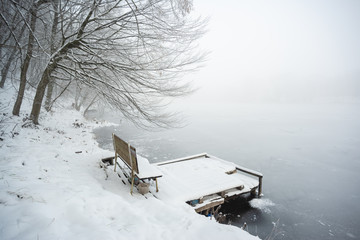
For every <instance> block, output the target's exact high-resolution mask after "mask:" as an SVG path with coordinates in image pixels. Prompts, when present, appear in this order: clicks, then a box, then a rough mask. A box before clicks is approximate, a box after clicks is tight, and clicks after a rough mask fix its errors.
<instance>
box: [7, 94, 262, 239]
mask: <svg viewBox="0 0 360 240" xmlns="http://www.w3.org/2000/svg"><path fill="white" fill-rule="evenodd" d="M0 96H1V101H0V102H1V104H2V105H3V106H2V108H1V109H2V111H3V112H2V113H6V114H7V117H8V118H7V120H6V122H5V125H3V127H2V129H1V130H3V131H5V133H4V134H3V137H2V138H3V141H1V142H0V144H1V147H0V156H1V159H0V161H1V164H0V188H1V191H0V215H1V216H2V217H1V220H0V229H1V230H0V238H1V239H34V238H35V239H36V238H37V239H130V238H136V239H195V238H203V237H204V236H206V238H207V239H219V238H229V239H258V238H257V237H254V236H252V235H250V234H248V233H247V232H245V231H243V230H241V229H240V228H238V227H235V226H229V225H221V224H218V223H216V222H215V221H210V220H209V219H208V218H205V217H204V216H201V215H198V214H196V213H195V212H194V211H193V210H192V209H191V208H190V207H189V206H187V205H186V204H185V203H183V202H181V201H179V202H174V201H171V202H166V201H160V200H158V199H155V198H153V199H145V198H144V197H143V196H142V195H140V194H135V195H134V196H131V195H130V194H129V189H128V187H127V186H124V185H123V183H122V182H121V180H120V179H119V178H118V177H117V176H115V175H114V174H112V173H111V171H108V172H109V174H108V176H106V174H105V173H104V170H103V169H101V168H100V167H99V161H100V159H101V158H102V157H108V156H111V155H112V154H113V153H112V152H111V151H108V150H104V149H101V148H99V147H98V144H97V142H96V141H95V139H94V136H93V134H92V129H93V128H94V127H99V126H104V125H106V123H102V124H99V123H97V122H95V121H92V122H91V121H86V120H85V119H84V118H83V117H82V116H81V114H80V113H79V112H76V111H74V110H71V109H65V108H56V109H55V111H54V112H53V113H45V112H43V113H42V115H41V119H40V123H41V124H40V125H39V126H37V127H35V128H31V127H30V128H22V127H21V126H22V125H23V124H24V122H23V118H24V117H25V114H22V115H21V116H20V117H13V116H11V110H10V109H11V107H12V102H10V103H9V101H10V100H9V99H12V98H13V96H14V93H13V92H12V91H11V90H1V94H0ZM69 106H70V105H69ZM29 109H30V104H29V103H28V102H24V104H23V107H22V113H28V112H29ZM78 126H80V127H78ZM13 135H14V137H12V136H13ZM76 152H78V153H76Z"/></svg>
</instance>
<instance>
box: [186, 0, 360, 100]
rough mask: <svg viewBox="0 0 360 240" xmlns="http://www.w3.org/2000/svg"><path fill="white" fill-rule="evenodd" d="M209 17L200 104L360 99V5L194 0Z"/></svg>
mask: <svg viewBox="0 0 360 240" xmlns="http://www.w3.org/2000/svg"><path fill="white" fill-rule="evenodd" d="M194 9H195V11H196V13H199V14H201V15H203V16H210V17H211V18H210V22H209V25H208V30H209V31H208V33H207V34H206V36H205V37H204V38H203V39H202V41H201V47H202V48H205V49H208V50H210V51H211V52H212V53H211V54H210V56H209V61H208V62H207V63H206V66H205V67H204V68H203V69H201V70H200V71H199V72H198V73H196V74H193V75H191V76H190V78H192V79H194V80H195V85H196V86H200V87H201V90H199V91H198V92H197V93H196V94H195V96H193V98H196V99H197V100H199V101H200V100H201V99H202V100H206V101H209V100H210V99H213V100H215V101H218V100H219V99H222V100H225V101H229V100H230V101H258V100H265V101H272V100H276V101H277V100H282V101H287V100H289V101H293V100H294V101H302V100H307V99H315V98H322V97H341V96H345V95H346V96H355V95H356V96H360V91H359V90H360V83H359V82H360V1H358V0H353V1H351V0H323V1H321V0H320V1H319V0H313V1H310V0H306V1H304V0H298V1H293V0H277V1H266V0H249V1H243V0H222V1H213V0H194Z"/></svg>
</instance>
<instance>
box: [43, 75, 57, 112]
mask: <svg viewBox="0 0 360 240" xmlns="http://www.w3.org/2000/svg"><path fill="white" fill-rule="evenodd" d="M54 85H55V79H50V81H49V84H48V87H47V91H46V100H45V110H46V111H48V112H50V110H51V99H52V94H53V90H54Z"/></svg>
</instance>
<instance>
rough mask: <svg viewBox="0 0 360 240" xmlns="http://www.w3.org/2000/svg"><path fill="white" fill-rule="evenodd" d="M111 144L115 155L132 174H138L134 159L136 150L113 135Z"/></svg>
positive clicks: (135, 159) (136, 163)
mask: <svg viewBox="0 0 360 240" xmlns="http://www.w3.org/2000/svg"><path fill="white" fill-rule="evenodd" d="M113 143H114V150H115V154H117V156H118V157H120V158H121V160H122V161H123V162H124V163H125V164H126V165H127V166H128V167H129V168H130V169H132V170H133V171H134V172H136V173H139V167H138V162H137V158H136V149H135V148H134V147H133V146H131V145H130V144H129V143H127V142H125V141H124V140H122V139H121V138H119V137H118V136H116V135H115V134H113Z"/></svg>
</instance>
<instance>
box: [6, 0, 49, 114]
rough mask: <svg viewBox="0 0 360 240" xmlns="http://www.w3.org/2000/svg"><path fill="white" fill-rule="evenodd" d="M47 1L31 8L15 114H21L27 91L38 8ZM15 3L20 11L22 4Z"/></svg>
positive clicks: (41, 0)
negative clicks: (27, 77) (27, 76)
mask: <svg viewBox="0 0 360 240" xmlns="http://www.w3.org/2000/svg"><path fill="white" fill-rule="evenodd" d="M46 2H47V1H46V0H38V1H36V2H35V3H34V4H32V5H31V7H30V9H29V14H30V23H29V25H28V32H29V34H28V40H27V51H26V55H25V59H24V61H23V62H22V64H21V68H20V71H21V72H20V85H19V90H18V95H17V98H16V102H15V104H14V108H13V111H12V113H13V115H19V113H20V108H21V104H22V100H23V97H24V92H25V87H26V75H27V72H28V68H29V65H30V60H31V58H32V54H33V47H34V46H33V44H34V39H35V36H34V32H35V26H36V19H37V13H38V8H39V7H40V6H41V5H42V4H44V3H46ZM14 4H16V8H17V9H18V11H19V12H20V11H21V10H20V9H19V8H20V7H21V6H17V3H14ZM20 14H21V13H20ZM25 24H27V22H25Z"/></svg>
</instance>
